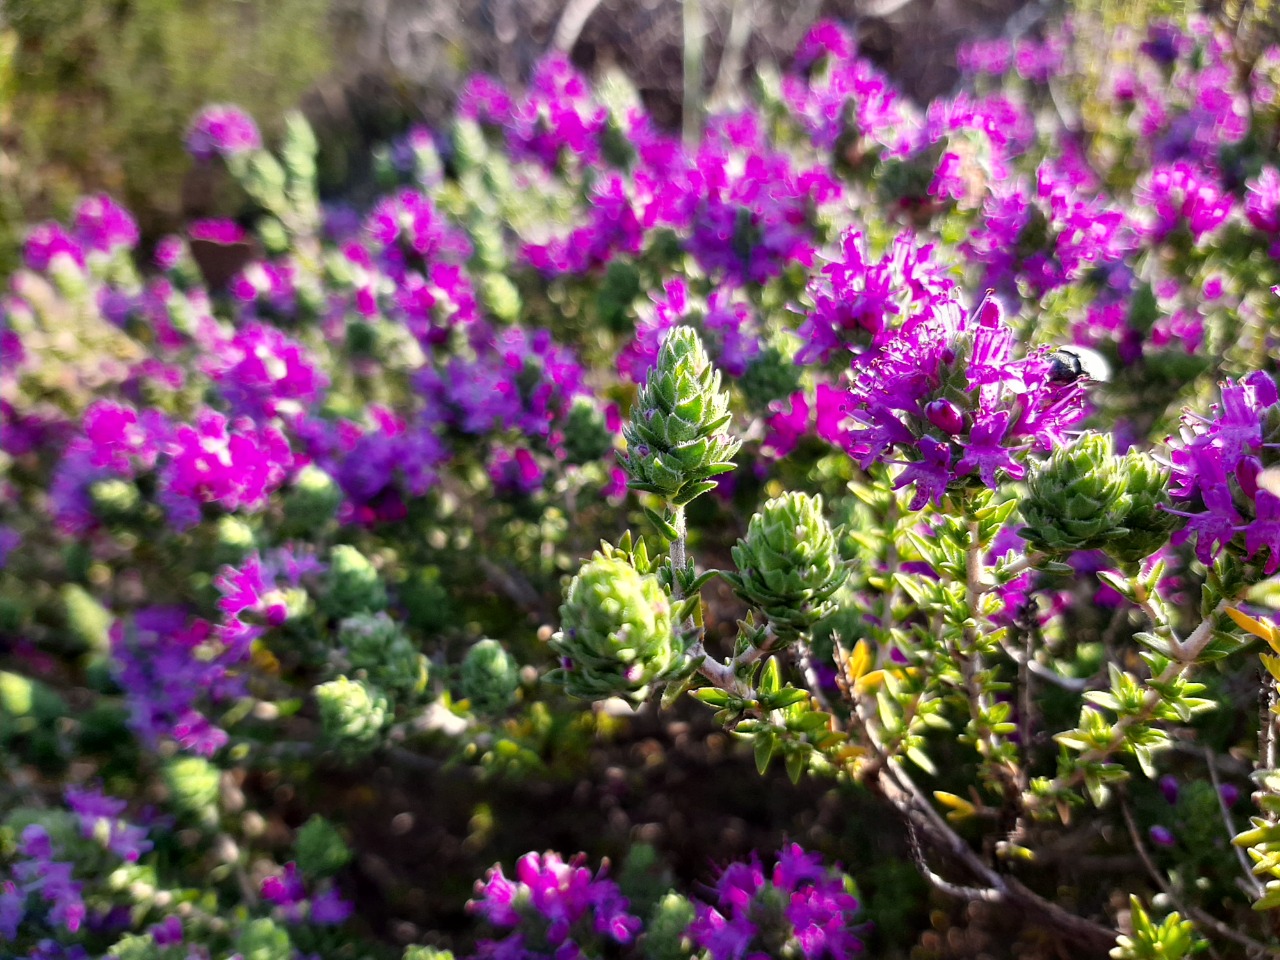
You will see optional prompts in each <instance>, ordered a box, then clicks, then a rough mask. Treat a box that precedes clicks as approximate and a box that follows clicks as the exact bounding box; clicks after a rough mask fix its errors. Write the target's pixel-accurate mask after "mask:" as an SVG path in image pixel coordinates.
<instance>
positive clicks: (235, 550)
mask: <svg viewBox="0 0 1280 960" xmlns="http://www.w3.org/2000/svg"><path fill="white" fill-rule="evenodd" d="M214 535H215V536H216V537H217V540H216V541H215V543H214V545H213V561H214V563H215V564H216V565H217V566H222V565H224V564H228V563H229V564H232V565H235V564H238V563H240V561H242V560H243V559H244V558H245V557H247V556H248V555H249V554H250V553H251V552H252V551H253V548H254V547H255V546H256V545H257V544H256V541H255V540H254V536H253V528H252V527H250V526H249V525H248V524H247V523H245V522H244V521H243V520H241V519H240V518H239V517H232V516H225V517H219V518H218V524H217V526H216V527H215V533H214Z"/></svg>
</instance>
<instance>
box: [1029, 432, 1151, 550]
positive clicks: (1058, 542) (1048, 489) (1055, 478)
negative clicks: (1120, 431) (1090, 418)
mask: <svg viewBox="0 0 1280 960" xmlns="http://www.w3.org/2000/svg"><path fill="white" fill-rule="evenodd" d="M1111 451H1112V447H1111V437H1109V436H1105V435H1103V434H1100V433H1086V434H1084V435H1083V436H1081V437H1080V438H1079V439H1078V440H1076V442H1075V443H1072V444H1070V445H1069V446H1065V447H1059V448H1058V449H1057V450H1055V451H1054V453H1053V456H1051V457H1050V458H1049V459H1048V460H1046V461H1045V462H1044V463H1042V464H1040V465H1039V466H1038V467H1035V468H1033V469H1032V471H1031V475H1030V476H1029V477H1028V480H1027V496H1026V498H1025V499H1023V500H1022V502H1021V504H1020V507H1021V510H1022V518H1023V520H1025V521H1026V523H1027V527H1026V529H1024V530H1023V531H1022V536H1023V538H1024V539H1026V541H1027V543H1029V544H1030V545H1031V546H1032V547H1034V548H1036V549H1038V550H1044V551H1047V552H1050V553H1070V552H1072V551H1074V550H1095V549H1099V548H1101V547H1105V546H1107V545H1108V544H1109V543H1111V542H1112V541H1114V540H1115V539H1116V538H1117V536H1120V535H1122V534H1121V533H1120V532H1119V531H1121V528H1122V524H1123V520H1124V515H1125V509H1126V506H1127V499H1126V497H1125V489H1124V487H1125V484H1124V479H1125V478H1124V475H1123V474H1122V473H1121V472H1120V471H1119V470H1117V469H1116V461H1117V458H1116V456H1115V455H1114V454H1113V453H1112V452H1111Z"/></svg>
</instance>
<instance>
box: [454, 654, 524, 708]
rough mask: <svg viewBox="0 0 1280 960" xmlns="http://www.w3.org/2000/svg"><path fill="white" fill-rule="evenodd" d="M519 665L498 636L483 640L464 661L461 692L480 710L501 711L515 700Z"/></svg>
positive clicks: (518, 682) (518, 684)
mask: <svg viewBox="0 0 1280 960" xmlns="http://www.w3.org/2000/svg"><path fill="white" fill-rule="evenodd" d="M519 687H520V665H519V664H518V663H516V661H515V658H514V657H512V656H511V654H509V653H507V651H506V650H504V649H503V648H502V644H500V643H499V642H498V641H497V640H481V641H479V642H478V643H475V644H473V645H472V647H471V649H470V650H468V651H467V656H466V659H464V660H463V661H462V695H463V696H464V697H466V698H467V699H468V700H470V701H471V706H472V707H473V708H474V709H475V710H476V712H478V713H489V714H493V713H501V712H502V711H503V710H506V709H507V708H508V707H509V706H511V705H512V704H513V703H515V700H516V690H517V689H519Z"/></svg>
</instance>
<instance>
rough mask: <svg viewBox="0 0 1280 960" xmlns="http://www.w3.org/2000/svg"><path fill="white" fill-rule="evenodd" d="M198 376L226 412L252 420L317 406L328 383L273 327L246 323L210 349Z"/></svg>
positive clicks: (306, 357) (310, 360)
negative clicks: (217, 392) (204, 377)
mask: <svg viewBox="0 0 1280 960" xmlns="http://www.w3.org/2000/svg"><path fill="white" fill-rule="evenodd" d="M211 352H212V356H210V357H209V358H208V359H206V360H205V361H204V363H203V367H204V372H205V373H206V374H208V376H209V378H210V379H211V380H213V382H214V383H216V384H218V385H219V387H220V388H221V389H222V394H223V396H224V397H225V398H226V400H227V402H228V404H229V405H230V407H231V409H232V411H233V412H234V413H235V414H237V415H247V416H250V417H253V418H254V419H255V420H267V419H270V418H272V417H275V416H277V415H278V414H281V413H296V412H298V411H300V410H301V409H302V408H303V407H305V406H308V405H311V404H314V403H316V402H318V401H319V400H320V399H321V397H322V395H323V392H324V389H325V387H326V386H328V378H327V377H326V376H325V375H324V373H323V372H321V371H320V369H319V367H318V365H317V364H316V362H315V360H314V359H313V358H312V357H310V356H308V354H307V353H306V352H305V351H304V350H303V348H302V346H301V345H300V344H298V343H297V342H296V341H294V340H291V339H289V337H287V336H285V335H284V334H283V333H281V332H280V331H279V330H277V329H276V328H275V327H270V326H267V325H265V324H261V323H248V324H246V325H245V326H243V327H241V328H240V329H239V330H237V331H236V333H235V335H234V336H233V337H231V339H229V340H224V341H222V342H220V343H217V344H216V345H212V348H211Z"/></svg>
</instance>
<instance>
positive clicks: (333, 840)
mask: <svg viewBox="0 0 1280 960" xmlns="http://www.w3.org/2000/svg"><path fill="white" fill-rule="evenodd" d="M293 852H294V854H295V859H296V860H297V862H298V869H299V870H301V871H302V872H303V873H304V874H305V875H306V876H308V877H328V876H332V875H333V874H335V873H337V872H338V871H339V870H341V869H342V868H343V867H345V866H346V865H347V864H348V863H350V862H351V849H350V848H349V847H348V846H347V844H346V841H344V840H343V839H342V834H340V833H339V832H338V828H337V827H335V826H334V825H333V824H332V823H330V822H329V821H328V820H326V819H325V818H324V817H322V816H320V815H319V814H315V815H314V816H312V817H311V819H310V820H308V821H307V822H306V823H304V824H303V825H302V826H301V827H299V828H298V835H297V837H295V838H294V841H293Z"/></svg>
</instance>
